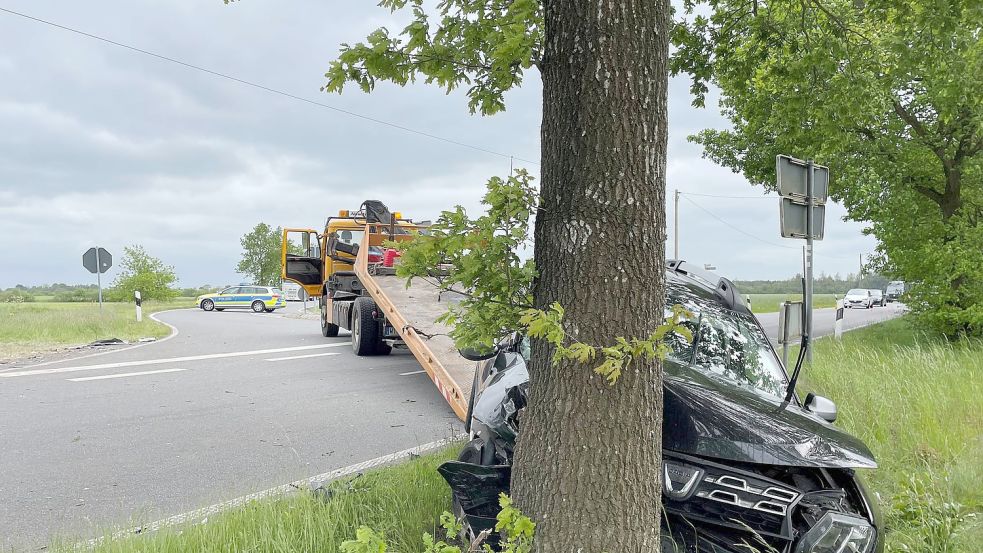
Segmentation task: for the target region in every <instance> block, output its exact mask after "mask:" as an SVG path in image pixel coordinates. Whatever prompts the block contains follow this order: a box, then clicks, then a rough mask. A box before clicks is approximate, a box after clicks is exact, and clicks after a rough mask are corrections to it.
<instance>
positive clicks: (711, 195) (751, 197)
mask: <svg viewBox="0 0 983 553" xmlns="http://www.w3.org/2000/svg"><path fill="white" fill-rule="evenodd" d="M680 194H683V195H684V196H703V197H704V198H728V199H733V200H741V199H744V200H774V199H775V196H725V195H720V194H700V193H698V192H680Z"/></svg>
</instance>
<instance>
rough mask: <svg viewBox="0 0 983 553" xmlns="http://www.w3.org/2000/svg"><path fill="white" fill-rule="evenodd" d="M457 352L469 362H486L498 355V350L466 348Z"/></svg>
mask: <svg viewBox="0 0 983 553" xmlns="http://www.w3.org/2000/svg"><path fill="white" fill-rule="evenodd" d="M457 351H458V353H460V354H461V357H463V358H465V359H467V360H468V361H484V360H486V359H491V358H492V357H495V356H496V355H498V348H493V349H491V350H490V351H481V350H478V349H475V348H464V349H459V350H457Z"/></svg>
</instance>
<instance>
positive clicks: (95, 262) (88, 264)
mask: <svg viewBox="0 0 983 553" xmlns="http://www.w3.org/2000/svg"><path fill="white" fill-rule="evenodd" d="M82 266H83V267H85V268H86V269H88V270H89V272H90V273H95V274H96V282H97V283H98V284H99V314H102V274H103V273H105V272H106V271H108V270H109V268H110V267H112V266H113V255H112V254H111V253H109V252H107V251H106V250H105V249H104V248H89V249H88V250H87V251H86V252H85V253H84V254H82Z"/></svg>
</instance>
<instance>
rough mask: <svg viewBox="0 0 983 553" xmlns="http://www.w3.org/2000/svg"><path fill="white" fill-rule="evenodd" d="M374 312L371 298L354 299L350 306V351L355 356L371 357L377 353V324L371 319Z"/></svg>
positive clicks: (373, 303)
mask: <svg viewBox="0 0 983 553" xmlns="http://www.w3.org/2000/svg"><path fill="white" fill-rule="evenodd" d="M374 310H375V302H374V301H372V298H368V297H365V296H362V297H359V298H355V305H353V306H352V350H354V351H355V355H372V354H374V353H376V351H377V348H378V343H379V342H380V340H379V322H378V321H376V320H375V319H374V318H372V311H374Z"/></svg>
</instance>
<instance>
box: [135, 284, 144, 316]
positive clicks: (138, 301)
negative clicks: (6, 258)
mask: <svg viewBox="0 0 983 553" xmlns="http://www.w3.org/2000/svg"><path fill="white" fill-rule="evenodd" d="M133 299H134V301H136V304H137V322H138V323H139V322H140V321H142V320H143V307H141V304H142V303H143V298H141V297H140V291H139V290H136V291H134V292H133Z"/></svg>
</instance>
